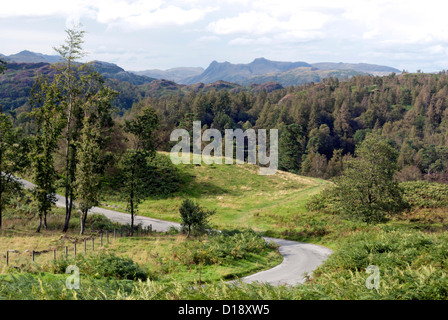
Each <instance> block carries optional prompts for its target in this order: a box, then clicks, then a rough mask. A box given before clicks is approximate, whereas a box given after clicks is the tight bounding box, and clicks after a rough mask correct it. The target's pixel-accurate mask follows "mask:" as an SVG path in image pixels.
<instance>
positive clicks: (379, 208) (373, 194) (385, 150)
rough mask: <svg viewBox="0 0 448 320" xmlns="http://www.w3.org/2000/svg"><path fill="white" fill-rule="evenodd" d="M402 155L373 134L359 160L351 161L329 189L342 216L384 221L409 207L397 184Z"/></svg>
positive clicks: (363, 148) (357, 157)
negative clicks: (396, 177)
mask: <svg viewBox="0 0 448 320" xmlns="http://www.w3.org/2000/svg"><path fill="white" fill-rule="evenodd" d="M397 156H398V153H397V152H396V151H395V150H394V149H393V148H392V147H391V146H390V145H389V144H388V143H387V141H385V140H384V139H381V138H380V137H377V136H374V135H369V136H368V137H367V138H366V139H365V140H364V141H363V142H362V143H361V145H360V146H359V148H358V149H357V152H356V158H353V159H351V160H350V161H347V163H346V168H345V170H344V172H343V173H342V174H341V175H340V176H339V177H336V178H335V179H334V183H335V185H334V186H333V187H332V188H331V189H329V190H327V193H329V195H328V196H329V197H331V198H332V199H333V200H336V201H333V207H334V209H335V210H336V211H338V212H339V213H340V214H345V215H348V216H350V218H355V219H361V220H363V221H365V222H368V223H377V222H381V221H384V220H385V218H386V215H391V214H394V213H399V212H401V211H403V210H404V209H405V208H406V206H407V204H406V203H405V201H404V199H403V193H402V190H401V188H400V187H399V185H398V183H397V182H396V181H394V175H395V172H396V171H397V167H398V166H397V165H396V159H397Z"/></svg>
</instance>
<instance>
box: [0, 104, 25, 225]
mask: <svg viewBox="0 0 448 320" xmlns="http://www.w3.org/2000/svg"><path fill="white" fill-rule="evenodd" d="M27 155H28V150H27V143H26V140H25V139H24V138H23V137H22V136H21V134H20V132H19V131H18V130H14V129H13V128H12V122H11V120H10V117H9V116H7V115H5V114H3V113H0V228H1V226H2V213H3V207H4V205H6V204H8V203H9V201H10V200H11V198H12V197H13V196H15V195H17V194H19V193H20V192H21V190H22V184H21V183H20V182H19V181H18V179H17V178H16V176H15V174H16V173H18V172H21V171H22V170H23V169H24V168H25V167H26V164H27V160H28V157H27Z"/></svg>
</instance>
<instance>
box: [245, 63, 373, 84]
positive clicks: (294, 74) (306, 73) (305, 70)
mask: <svg viewBox="0 0 448 320" xmlns="http://www.w3.org/2000/svg"><path fill="white" fill-rule="evenodd" d="M357 74H364V75H366V74H367V73H364V72H359V71H355V70H319V69H317V68H313V67H301V68H295V69H291V70H288V71H285V72H277V73H268V74H264V75H259V76H255V77H251V78H249V79H246V80H245V81H243V82H242V83H243V84H244V85H250V84H252V83H256V84H262V83H265V82H276V83H279V84H281V85H282V86H285V87H286V86H297V85H301V84H304V83H310V82H320V81H322V79H324V78H329V77H333V78H338V79H344V78H349V77H352V76H355V75H357Z"/></svg>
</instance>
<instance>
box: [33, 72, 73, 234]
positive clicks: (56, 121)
mask: <svg viewBox="0 0 448 320" xmlns="http://www.w3.org/2000/svg"><path fill="white" fill-rule="evenodd" d="M30 103H31V105H34V106H35V109H34V110H33V112H32V113H31V114H32V115H33V116H34V117H35V119H36V124H37V133H36V136H35V137H34V139H33V144H32V148H31V154H30V158H31V165H32V174H33V178H34V183H35V185H36V186H35V187H34V189H33V191H32V192H33V198H34V201H35V202H36V203H37V207H38V212H39V225H38V227H37V230H36V231H37V232H40V230H41V228H42V223H43V226H44V228H45V229H47V214H48V213H49V212H50V211H51V208H52V206H53V205H54V204H55V203H56V179H57V174H56V170H55V167H54V158H53V154H54V152H55V151H56V149H57V147H58V140H59V137H60V135H61V132H62V130H63V128H64V126H65V123H64V118H63V113H62V109H63V98H62V96H61V95H60V90H59V88H58V86H57V85H56V84H54V83H53V84H51V85H48V83H47V81H45V80H43V79H38V81H37V82H36V84H35V86H34V88H33V90H32V94H31V99H30Z"/></svg>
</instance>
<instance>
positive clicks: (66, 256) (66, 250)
mask: <svg viewBox="0 0 448 320" xmlns="http://www.w3.org/2000/svg"><path fill="white" fill-rule="evenodd" d="M67 258H68V246H65V259H66V260H67Z"/></svg>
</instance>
